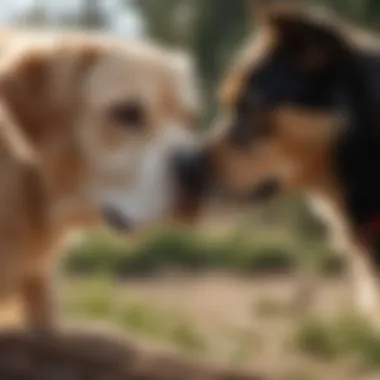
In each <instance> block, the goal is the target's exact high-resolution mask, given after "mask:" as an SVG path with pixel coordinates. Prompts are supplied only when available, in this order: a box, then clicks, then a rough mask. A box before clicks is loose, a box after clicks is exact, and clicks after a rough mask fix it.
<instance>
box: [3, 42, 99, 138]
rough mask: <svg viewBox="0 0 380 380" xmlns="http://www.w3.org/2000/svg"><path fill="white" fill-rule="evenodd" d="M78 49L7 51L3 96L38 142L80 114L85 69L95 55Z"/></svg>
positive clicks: (42, 48) (4, 62)
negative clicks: (81, 89)
mask: <svg viewBox="0 0 380 380" xmlns="http://www.w3.org/2000/svg"><path fill="white" fill-rule="evenodd" d="M16 45H17V44H16ZM74 51H75V50H74ZM74 51H72V50H70V51H69V49H67V50H66V49H64V48H62V49H56V48H54V47H53V46H49V45H48V46H34V47H33V46H29V47H28V46H25V47H23V48H22V47H21V48H15V49H13V50H12V48H10V50H9V52H7V51H5V52H4V57H3V58H2V61H1V63H0V97H1V100H2V101H3V102H4V103H5V104H6V106H7V108H8V110H9V112H10V113H11V115H12V117H13V119H14V120H15V122H16V123H17V124H18V125H19V127H20V128H21V129H22V132H23V133H24V134H25V135H26V136H27V138H29V139H30V140H31V141H33V142H34V143H36V144H38V143H39V142H40V140H41V139H46V138H47V137H48V136H49V135H51V134H52V133H57V132H59V130H60V129H62V128H65V127H67V125H68V124H69V123H70V122H71V121H72V120H71V118H72V117H73V115H75V114H76V112H75V107H77V106H78V104H79V102H80V88H81V87H80V83H81V81H82V79H83V72H84V70H86V69H87V68H88V66H89V64H90V62H92V61H91V60H92V58H93V56H92V55H91V54H87V52H85V51H84V50H81V49H80V48H79V46H78V51H75V53H74Z"/></svg>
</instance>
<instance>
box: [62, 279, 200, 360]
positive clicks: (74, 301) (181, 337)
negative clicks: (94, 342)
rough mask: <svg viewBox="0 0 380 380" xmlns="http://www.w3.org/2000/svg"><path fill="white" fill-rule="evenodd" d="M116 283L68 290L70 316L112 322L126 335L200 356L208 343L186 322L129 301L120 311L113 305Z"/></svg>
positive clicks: (77, 285)
mask: <svg viewBox="0 0 380 380" xmlns="http://www.w3.org/2000/svg"><path fill="white" fill-rule="evenodd" d="M112 288H113V286H112V282H110V281H109V280H107V279H105V278H101V279H92V280H83V281H79V282H77V281H75V282H74V284H73V285H72V286H71V287H69V289H68V297H67V302H66V307H67V309H66V310H67V313H68V314H69V315H70V316H72V317H79V318H81V319H82V318H83V319H86V320H108V321H111V322H113V323H116V324H117V325H119V326H120V327H122V328H124V329H125V330H126V331H129V332H134V333H138V334H140V335H142V336H145V337H147V338H153V339H156V340H158V341H163V342H168V343H172V344H174V345H175V346H176V347H178V348H179V349H181V350H183V351H186V352H189V353H197V352H201V351H203V350H204V349H205V348H206V346H207V342H206V339H205V337H204V336H203V335H202V333H201V332H200V331H198V330H197V328H196V327H195V326H194V325H193V324H192V323H191V321H189V320H187V319H186V318H184V317H182V316H180V315H178V314H176V313H172V312H169V311H167V310H161V309H159V308H157V307H155V306H154V305H151V304H147V303H144V302H140V301H135V300H128V299H126V300H125V301H124V302H123V304H121V305H120V300H119V302H118V305H117V307H114V305H113V302H112V298H113V297H112V295H113V289H112Z"/></svg>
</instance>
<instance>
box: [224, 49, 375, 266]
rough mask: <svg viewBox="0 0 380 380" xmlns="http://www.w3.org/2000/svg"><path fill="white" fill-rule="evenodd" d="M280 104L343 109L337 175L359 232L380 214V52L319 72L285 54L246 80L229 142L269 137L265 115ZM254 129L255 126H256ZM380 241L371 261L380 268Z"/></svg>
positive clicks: (246, 142)
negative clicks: (303, 69)
mask: <svg viewBox="0 0 380 380" xmlns="http://www.w3.org/2000/svg"><path fill="white" fill-rule="evenodd" d="M281 104H296V105H303V106H307V107H311V108H314V109H315V108H318V109H320V110H326V112H330V111H336V110H340V111H342V112H344V114H345V115H346V117H347V125H346V132H345V133H344V135H343V136H341V138H340V141H339V143H338V145H337V147H336V150H335V161H334V165H335V168H334V170H335V172H336V176H337V178H338V180H339V181H340V182H341V184H342V187H343V189H345V194H344V196H345V202H346V207H347V212H348V215H349V216H350V218H351V222H352V224H353V225H354V226H355V227H356V228H362V227H365V226H366V225H367V224H369V223H370V222H371V220H372V219H374V218H375V217H376V216H380V173H379V172H380V134H379V132H380V131H379V128H380V125H379V124H380V51H379V54H378V55H376V54H374V53H368V54H365V53H349V52H347V54H346V55H344V56H342V59H341V60H337V61H335V62H334V63H333V64H332V65H330V66H326V67H324V68H323V69H321V70H314V71H311V72H307V71H306V72H301V71H297V70H296V69H295V68H294V66H292V65H291V64H289V61H288V60H287V59H285V58H284V56H283V55H282V54H281V52H278V53H277V54H274V55H272V56H271V57H269V58H268V60H267V62H266V63H265V64H263V66H262V67H261V68H259V69H255V71H254V72H252V73H251V74H250V75H249V77H248V78H247V82H246V87H245V89H244V90H243V92H242V94H241V96H240V99H238V102H237V106H236V109H235V122H234V127H233V128H232V133H231V136H230V137H231V140H232V142H233V143H234V144H236V145H237V146H239V147H240V148H244V147H245V148H247V147H252V145H253V144H255V141H257V139H259V138H261V137H266V136H268V134H270V133H271V126H270V124H269V122H268V120H269V119H268V120H266V118H265V116H263V115H264V114H265V112H266V111H267V110H270V109H273V108H275V107H277V106H279V105H281ZM252 125H253V127H252ZM378 234H379V239H376V241H375V239H374V240H373V255H374V256H373V259H374V261H375V262H376V264H378V266H379V267H380V244H378V242H379V241H380V231H378Z"/></svg>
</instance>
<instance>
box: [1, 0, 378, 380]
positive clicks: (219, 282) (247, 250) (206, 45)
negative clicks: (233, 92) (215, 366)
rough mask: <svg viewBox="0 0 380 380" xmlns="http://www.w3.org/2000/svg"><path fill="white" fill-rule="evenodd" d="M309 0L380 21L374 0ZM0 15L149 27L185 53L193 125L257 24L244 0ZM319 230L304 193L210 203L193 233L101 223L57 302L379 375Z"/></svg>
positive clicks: (373, 347) (27, 5)
mask: <svg viewBox="0 0 380 380" xmlns="http://www.w3.org/2000/svg"><path fill="white" fill-rule="evenodd" d="M316 2H317V3H324V5H328V6H330V7H332V8H333V9H335V10H336V11H338V12H339V13H340V14H341V15H344V16H345V17H347V18H348V19H349V20H351V21H354V22H356V23H359V24H361V25H364V26H366V27H369V28H372V29H374V30H376V29H380V2H379V1H378V0H326V1H322V0H321V1H316ZM0 21H1V23H2V25H4V26H5V25H22V26H38V27H45V26H47V27H60V28H62V27H67V28H80V29H95V30H101V31H104V32H106V33H110V34H117V35H122V36H125V38H136V39H139V38H152V39H154V40H156V41H157V42H159V43H162V44H165V45H169V46H174V47H179V48H181V49H185V50H187V51H189V52H190V53H191V54H192V55H193V57H194V59H195V61H196V63H197V68H198V72H199V75H200V77H201V79H202V86H203V92H204V104H205V109H204V115H203V117H202V120H201V122H200V125H199V128H200V129H205V128H207V126H208V125H209V124H210V123H211V121H212V119H213V116H214V114H215V112H216V110H217V103H216V100H215V93H216V87H217V84H218V82H219V80H220V78H221V77H222V76H223V73H224V71H225V70H226V67H228V64H229V61H230V60H231V58H232V57H233V55H234V51H235V50H236V49H238V48H239V46H240V44H241V42H242V41H243V39H244V37H245V36H246V35H247V34H248V33H249V32H250V29H251V25H250V24H251V23H250V17H249V13H248V12H247V11H246V9H245V7H244V1H243V0H2V1H1V3H0ZM325 235H326V231H325V230H324V228H323V226H321V225H320V223H318V221H316V220H315V219H314V218H313V217H312V216H311V215H310V213H309V210H308V208H307V207H306V205H305V204H304V202H303V200H302V198H301V197H300V196H299V195H298V194H291V195H289V196H288V197H286V198H284V199H281V200H278V201H276V203H275V204H270V205H267V206H265V207H259V208H255V209H244V210H239V209H232V210H224V212H220V213H215V212H214V213H212V215H205V217H204V218H203V219H202V221H201V223H200V225H199V226H198V227H197V228H196V230H192V231H188V230H179V229H174V228H169V227H168V228H161V229H159V230H154V231H151V232H149V234H148V233H147V234H144V236H143V237H138V236H133V237H131V238H130V239H129V240H128V241H125V240H123V241H121V240H120V239H118V238H116V237H115V236H112V235H111V234H110V233H109V232H108V231H105V230H95V231H89V232H86V233H81V234H79V235H75V236H74V239H73V240H72V242H71V244H70V248H69V250H68V251H69V252H68V254H67V256H66V258H65V260H64V261H63V263H62V270H61V274H62V275H61V283H60V284H61V285H62V287H63V292H62V293H63V298H64V300H65V312H66V315H67V316H68V317H70V318H71V317H74V318H77V319H84V320H86V321H87V320H88V321H105V320H107V321H110V322H112V323H116V324H118V325H119V326H121V327H123V328H125V330H126V331H127V332H128V333H130V334H135V335H136V337H137V338H138V339H142V340H145V341H147V342H149V343H151V344H160V345H167V346H168V347H171V348H174V349H176V350H179V351H181V352H184V353H185V354H187V355H189V356H192V357H201V358H203V359H204V358H209V359H211V360H214V361H221V362H223V363H224V364H229V365H233V366H237V367H248V368H250V367H254V368H258V367H259V368H263V369H266V370H268V369H275V370H276V371H278V373H280V374H281V375H282V377H281V378H284V379H288V380H322V379H323V380H324V379H327V380H328V379H334V380H339V379H342V380H350V379H352V380H362V379H363V380H364V379H378V378H380V337H378V336H376V335H375V334H374V333H373V332H372V331H371V330H370V328H369V327H368V326H367V325H366V324H365V322H363V321H361V320H360V318H358V317H357V316H355V315H354V313H353V312H352V311H350V308H349V306H348V305H349V303H350V289H349V288H348V286H347V282H346V281H345V263H344V262H343V261H342V260H341V259H340V258H339V257H338V256H337V255H334V253H333V252H331V251H330V250H329V249H328V247H327V245H326V244H325ZM305 272H308V273H312V274H313V275H314V281H315V287H316V297H315V301H314V302H313V304H312V310H311V313H303V312H301V311H300V310H298V309H296V308H295V307H294V302H293V301H294V295H295V294H296V290H297V287H299V286H300V284H301V282H300V278H301V277H302V276H303V275H304V273H305ZM302 284H304V282H302ZM306 297H307V294H306Z"/></svg>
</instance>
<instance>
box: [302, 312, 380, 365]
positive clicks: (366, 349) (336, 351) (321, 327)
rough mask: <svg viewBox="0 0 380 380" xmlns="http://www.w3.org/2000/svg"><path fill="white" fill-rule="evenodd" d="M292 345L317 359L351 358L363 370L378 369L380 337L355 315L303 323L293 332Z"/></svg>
mask: <svg viewBox="0 0 380 380" xmlns="http://www.w3.org/2000/svg"><path fill="white" fill-rule="evenodd" d="M295 344H296V347H297V348H298V349H299V350H300V351H302V352H303V353H304V354H307V355H311V356H313V357H315V358H318V359H322V360H333V359H341V358H355V360H356V361H357V362H358V363H359V365H360V367H361V368H362V369H363V370H377V371H378V370H380V335H378V333H376V332H375V331H374V330H373V329H372V328H371V327H370V325H369V324H368V323H366V322H364V321H363V320H361V319H360V318H358V317H356V316H351V315H345V316H343V317H341V318H338V319H337V320H334V321H331V322H321V321H318V320H309V321H305V322H304V323H303V324H301V326H300V327H299V329H298V331H297V332H296V335H295Z"/></svg>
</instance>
